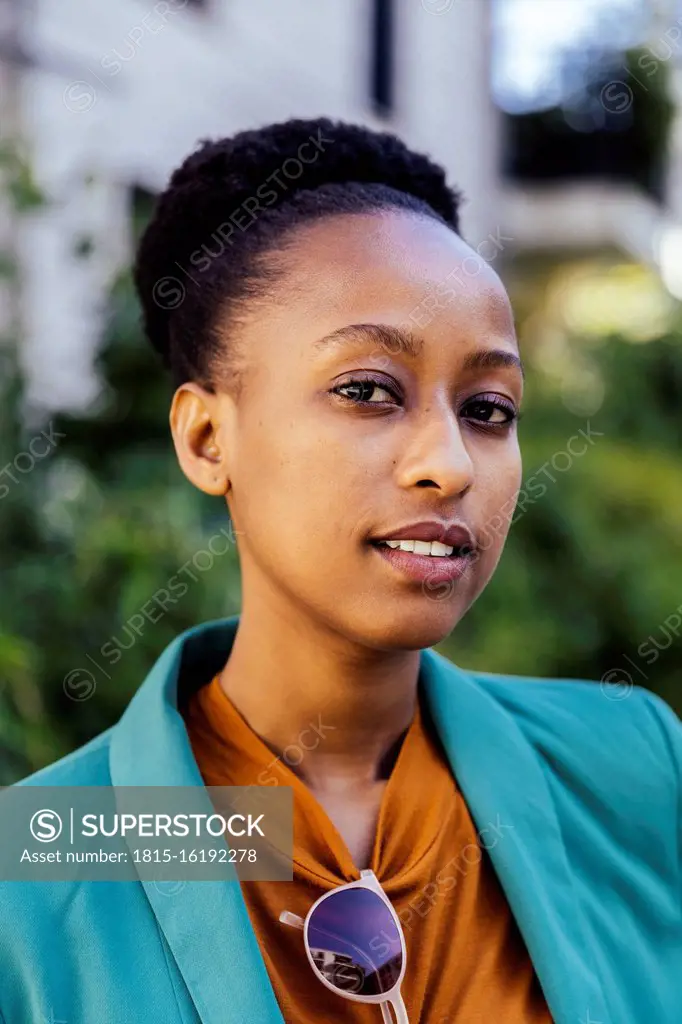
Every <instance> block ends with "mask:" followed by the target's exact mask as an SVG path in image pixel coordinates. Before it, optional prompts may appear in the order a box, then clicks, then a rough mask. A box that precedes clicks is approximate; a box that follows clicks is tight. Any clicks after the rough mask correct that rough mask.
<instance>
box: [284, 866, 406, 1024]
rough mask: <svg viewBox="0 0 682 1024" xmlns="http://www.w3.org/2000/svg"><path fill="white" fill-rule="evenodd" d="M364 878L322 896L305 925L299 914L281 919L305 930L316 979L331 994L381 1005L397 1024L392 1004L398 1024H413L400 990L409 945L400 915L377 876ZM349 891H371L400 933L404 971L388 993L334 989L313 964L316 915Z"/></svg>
mask: <svg viewBox="0 0 682 1024" xmlns="http://www.w3.org/2000/svg"><path fill="white" fill-rule="evenodd" d="M360 876H361V877H360V879H359V881H357V882H346V883H345V884H344V885H339V886H337V887H336V888H335V889H332V890H331V891H330V892H325V893H324V894H323V895H322V896H320V897H319V899H317V900H315V902H314V903H313V905H312V906H311V908H310V910H309V911H308V913H307V914H306V916H305V920H304V921H301V918H300V917H298V916H297V915H295V914H290V913H289V911H286V910H284V911H282V913H281V914H280V917H279V919H280V921H281V922H282V923H283V924H288V925H292V926H293V927H295V928H303V939H304V944H305V951H306V954H307V957H308V960H309V962H310V966H311V967H312V969H313V971H314V972H315V977H316V978H317V979H318V980H319V981H321V982H322V984H323V985H325V986H326V987H327V988H328V989H329V990H330V991H331V992H335V993H336V995H337V996H341V997H342V998H345V999H351V1000H353V1002H356V1003H374V1004H377V1003H378V1004H380V1005H381V1013H382V1016H383V1019H384V1021H385V1022H386V1024H393V1021H392V1019H391V1016H390V1013H389V1010H388V1004H389V1003H390V1004H391V1005H392V1007H393V1010H394V1012H395V1015H396V1024H409V1021H408V1018H407V1010H406V1009H405V1003H404V1002H403V997H402V995H401V992H400V986H401V984H402V980H403V977H404V976H405V967H406V966H407V948H406V945H405V935H404V933H403V929H402V925H401V923H400V918H399V917H398V915H397V914H396V912H395V910H394V908H393V906H392V904H391V901H390V900H389V898H388V896H387V895H386V893H385V892H384V890H383V888H382V887H381V882H380V881H379V879H378V878H377V876H376V875H375V874H374V872H373V871H372V870H371V869H369V868H367V869H365V870H364V871H361V872H360ZM345 889H370V890H371V891H372V892H373V893H375V894H376V895H377V896H378V897H379V898H380V899H381V900H382V901H383V903H384V904H385V905H386V908H387V909H388V911H389V913H390V914H391V917H392V918H393V921H394V923H395V926H396V929H397V931H398V936H399V938H400V948H401V952H402V964H401V967H400V974H399V975H398V978H397V980H396V982H395V984H394V985H393V986H392V988H390V989H389V990H388V991H387V992H379V993H377V994H376V995H360V994H358V993H355V992H345V991H344V990H343V989H339V988H336V986H335V985H333V984H332V983H331V982H330V981H327V979H326V978H325V977H324V976H323V974H322V972H321V971H320V969H319V967H318V966H317V964H316V963H315V961H314V960H313V956H312V953H311V952H310V942H309V941H308V928H309V925H310V921H311V919H312V915H313V913H314V911H315V910H316V909H317V908H318V907H319V906H320V904H321V903H324V901H325V900H328V899H329V898H330V897H331V896H335V895H336V893H339V892H343V891H344V890H345Z"/></svg>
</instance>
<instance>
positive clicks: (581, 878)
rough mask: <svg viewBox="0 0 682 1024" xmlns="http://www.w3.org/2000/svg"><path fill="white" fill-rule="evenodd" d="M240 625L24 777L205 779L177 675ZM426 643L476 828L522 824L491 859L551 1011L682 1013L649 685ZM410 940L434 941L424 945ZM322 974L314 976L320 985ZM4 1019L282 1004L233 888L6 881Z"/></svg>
mask: <svg viewBox="0 0 682 1024" xmlns="http://www.w3.org/2000/svg"><path fill="white" fill-rule="evenodd" d="M238 621H239V620H238V617H237V616H234V617H232V618H230V619H225V620H220V621H217V622H209V623H205V624H203V625H200V626H198V627H196V628H194V629H191V630H188V631H187V632H185V633H183V634H181V635H180V636H178V637H177V638H176V639H175V640H174V641H173V642H172V643H171V644H170V645H169V646H168V647H167V648H166V650H165V651H164V652H163V654H162V655H161V657H160V658H159V660H158V661H157V663H156V664H155V665H154V667H153V668H152V670H151V672H150V673H149V675H148V677H147V679H146V680H145V681H144V683H143V684H142V686H141V687H140V689H139V690H138V692H137V693H136V694H135V696H134V697H133V699H132V700H131V702H130V704H129V705H128V707H127V709H126V710H125V712H124V714H123V715H122V717H121V719H120V720H119V721H118V722H117V723H116V724H115V725H114V726H113V727H111V728H110V729H108V730H107V731H106V732H103V733H102V734H101V735H99V736H97V737H96V738H95V739H93V740H91V741H90V742H89V743H87V744H86V745H85V746H83V747H81V748H80V749H78V750H76V751H74V752H73V753H72V754H70V755H68V756H67V757H65V758H62V759H61V760H60V761H57V762H56V763H55V764H53V765H51V766H49V767H47V768H45V769H43V770H41V771H39V772H37V773H35V774H34V775H31V776H30V777H29V778H28V779H25V780H23V781H22V782H21V783H18V785H59V786H61V785H112V784H113V785H115V786H131V785H147V786H154V785H163V786H167V785H197V786H200V785H202V784H203V783H202V779H201V775H200V774H199V770H198V768H197V764H196V761H195V760H194V757H193V755H192V750H191V747H190V743H189V740H188V736H187V732H186V729H185V726H184V722H183V719H182V717H181V715H180V714H179V712H178V710H177V701H178V692H179V687H180V688H182V692H184V689H185V688H191V687H192V685H194V686H196V685H199V684H200V683H203V682H205V681H206V680H208V679H209V678H210V677H211V676H212V675H213V674H214V673H215V672H217V671H218V669H219V668H220V667H221V666H222V665H223V664H224V662H225V660H226V659H227V656H228V654H229V651H230V649H231V646H232V642H233V639H234V635H235V631H236V628H237V624H238ZM420 659H421V660H420V685H421V686H422V687H423V692H424V696H425V699H426V701H427V703H428V706H429V708H430V711H431V714H432V716H433V719H434V722H435V725H436V728H437V730H438V733H439V735H440V738H441V740H442V743H443V746H444V749H445V751H446V754H447V757H448V759H449V761H450V764H451V766H452V771H453V773H454V775H455V777H456V778H457V781H458V783H459V785H460V787H461V789H462V791H463V793H464V795H465V798H466V800H467V804H468V806H469V809H470V811H471V814H472V816H473V818H474V821H475V823H476V825H477V827H478V828H481V829H482V828H483V827H484V826H485V824H487V823H490V822H491V821H493V822H494V821H496V820H498V816H499V818H500V819H501V820H502V821H503V822H505V823H511V824H512V825H513V828H511V829H508V830H505V838H504V842H500V843H496V844H491V847H490V849H489V855H490V857H491V859H492V863H493V865H494V868H495V870H496V872H497V875H498V877H499V879H500V882H501V884H502V886H503V887H504V891H505V893H506V895H507V898H508V900H509V904H510V906H511V908H512V911H513V913H514V916H515V918H516V921H517V922H518V925H519V927H520V930H521V933H522V935H523V937H524V939H525V942H526V946H527V948H528V951H529V954H530V957H531V959H532V961H533V964H534V966H535V969H536V971H537V975H538V977H539V980H540V983H541V985H542V988H543V991H544V993H545V996H546V999H547V1002H548V1005H549V1008H550V1011H551V1013H552V1016H553V1019H554V1021H555V1022H556V1024H581V1022H582V1024H679V1022H680V1021H681V1020H682V930H681V921H680V894H681V892H682V888H681V885H680V792H681V788H680V772H681V767H682V727H681V723H680V721H679V719H678V718H677V716H676V715H675V714H674V713H673V711H672V710H671V709H670V708H669V706H668V705H667V704H665V703H664V702H663V701H662V700H660V699H659V698H657V697H655V696H654V695H652V694H651V693H649V692H647V691H646V690H644V689H641V688H639V687H634V688H632V689H631V690H630V691H629V692H623V691H621V690H617V689H616V688H614V687H606V686H604V687H602V686H600V685H599V684H598V683H594V682H589V681H585V680H563V679H562V680H554V679H531V678H525V677H520V676H503V675H495V674H492V673H484V672H474V671H469V670H465V669H461V668H458V667H457V666H456V665H454V664H452V663H451V662H450V661H449V660H448V659H446V658H444V657H443V656H442V655H440V654H438V653H437V652H436V651H434V650H432V649H426V650H423V651H422V652H421V653H420ZM615 698H622V699H615ZM425 781H426V780H425ZM423 798H424V800H425V801H426V800H428V799H429V796H428V785H425V788H424V797H423ZM0 841H1V840H0ZM456 852H457V851H453V855H454V854H455V853H456ZM452 928H453V930H454V929H455V928H457V921H456V920H453V921H452ZM410 954H411V955H412V956H416V957H419V956H429V955H430V954H429V951H428V950H427V949H420V948H419V944H418V943H416V944H415V946H414V948H413V949H412V950H410V949H409V947H408V957H409V956H410ZM317 984H318V982H316V981H315V979H314V977H313V975H312V972H311V977H310V988H311V999H312V998H314V992H315V986H316V985H317ZM378 1012H379V1011H378V1009H377V1013H378ZM456 1019H458V1018H456V1008H455V1007H453V1016H452V1020H453V1022H454V1021H455V1020H456ZM0 1020H2V1021H3V1022H4V1024H42V1022H43V1021H47V1022H49V1024H59V1022H66V1024H197V1022H199V1021H201V1022H203V1024H282V1022H283V1020H284V1018H283V1017H282V1014H281V1011H280V1009H279V1007H278V1004H277V1001H276V999H275V995H274V993H273V989H272V986H271V984H270V981H269V978H268V974H267V970H266V967H265V964H264V961H263V959H262V957H261V953H260V948H259V945H258V942H257V939H256V937H255V934H254V932H253V930H252V928H251V924H250V919H249V917H248V912H247V910H246V906H245V904H244V901H243V898H242V895H241V890H240V887H239V885H238V884H236V883H234V882H228V881H225V882H207V881H195V882H188V883H187V884H185V885H184V887H182V888H180V890H179V891H178V892H174V893H173V894H171V895H169V894H168V893H165V892H164V891H163V887H162V886H159V885H154V883H153V882H141V881H128V882H121V881H119V882H106V881H78V882H65V881H62V882H57V883H50V882H1V883H0ZM415 1024H416V1022H415ZM422 1024H433V1022H422ZM463 1024H466V1022H463ZM495 1024H497V1022H495Z"/></svg>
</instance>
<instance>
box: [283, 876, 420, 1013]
mask: <svg viewBox="0 0 682 1024" xmlns="http://www.w3.org/2000/svg"><path fill="white" fill-rule="evenodd" d="M360 875H361V879H360V881H358V882H348V883H347V884H346V885H340V886H339V887H338V888H337V889H332V891H331V892H327V893H325V894H324V896H320V898H319V900H316V901H315V903H313V905H312V907H311V908H310V910H309V911H308V913H307V915H306V918H305V921H304V920H303V919H302V918H300V917H299V916H298V914H292V913H290V912H289V911H288V910H284V911H282V913H281V914H280V915H279V920H280V921H281V922H282V924H287V925H290V926H291V927H292V928H301V929H302V930H303V939H304V942H305V949H306V953H307V954H308V960H309V961H310V966H311V967H312V969H313V971H314V972H315V974H316V976H317V977H318V978H319V980H320V981H321V982H322V984H323V985H326V986H327V988H329V989H331V990H332V992H336V993H338V995H340V996H344V998H345V999H352V1000H354V1001H355V1002H357V1003H379V1004H380V1006H381V1015H382V1018H383V1020H384V1022H385V1024H394V1021H393V1017H392V1016H391V1011H390V1010H389V1005H390V1006H392V1007H393V1011H394V1013H395V1024H409V1021H408V1018H407V1010H406V1009H405V1003H404V1002H403V998H402V996H401V994H400V983H401V982H402V980H403V976H404V974H405V963H406V955H407V954H406V949H405V936H404V935H403V930H402V928H401V926H400V920H399V919H398V915H397V914H396V912H395V910H394V909H393V907H392V906H391V904H390V902H389V899H388V897H387V895H386V893H385V892H384V890H383V889H382V887H381V883H380V882H379V879H378V878H377V877H376V875H375V874H374V872H373V871H370V870H369V869H368V870H366V871H361V872H360Z"/></svg>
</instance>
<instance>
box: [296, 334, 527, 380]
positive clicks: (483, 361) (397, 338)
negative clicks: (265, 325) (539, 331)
mask: <svg viewBox="0 0 682 1024" xmlns="http://www.w3.org/2000/svg"><path fill="white" fill-rule="evenodd" d="M368 339H369V340H370V341H373V342H374V343H375V344H376V345H378V346H379V348H385V349H386V350H387V351H388V352H389V354H391V355H396V354H397V353H400V354H402V355H406V356H409V357H410V358H411V359H416V358H417V356H419V354H420V353H421V351H422V349H423V347H424V342H423V340H422V339H421V338H420V337H419V336H418V335H416V334H415V333H414V332H413V331H410V330H407V329H405V328H404V327H395V326H394V325H392V324H349V325H348V326H347V327H340V328H339V329H338V330H336V331H332V333H331V334H327V335H325V337H324V338H318V339H317V340H316V341H315V342H314V343H313V344H314V348H316V349H319V350H321V349H324V350H326V349H328V348H329V347H330V346H334V345H338V346H341V345H359V344H361V343H362V344H366V343H367V340H368ZM498 366H513V367H516V369H518V370H519V371H520V373H521V377H522V379H523V380H524V381H525V379H526V373H525V370H524V368H523V363H522V362H521V360H520V358H519V357H518V356H517V355H515V354H514V353H513V352H508V351H507V350H506V349H501V348H493V349H478V351H476V352H471V353H469V355H468V356H467V357H466V359H465V360H464V369H465V370H487V369H494V368H495V367H498Z"/></svg>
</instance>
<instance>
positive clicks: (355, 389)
mask: <svg viewBox="0 0 682 1024" xmlns="http://www.w3.org/2000/svg"><path fill="white" fill-rule="evenodd" d="M344 392H348V394H344ZM331 393H332V394H333V395H338V396H339V397H340V398H342V399H344V400H345V401H348V402H353V403H354V404H355V405H385V404H386V398H385V397H381V398H377V397H376V395H377V394H379V395H384V396H389V398H390V397H393V398H396V399H399V395H398V394H397V393H396V391H395V390H394V389H393V388H390V387H388V385H387V384H386V382H385V381H381V382H378V381H376V380H373V379H372V378H371V377H364V378H363V377H355V378H353V379H352V380H349V381H347V382H346V383H345V384H339V385H338V386H337V387H335V388H332V389H331ZM371 396H374V397H371ZM391 404H394V403H391Z"/></svg>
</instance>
